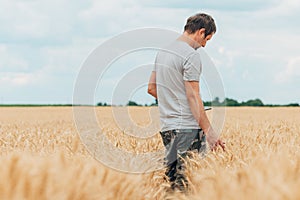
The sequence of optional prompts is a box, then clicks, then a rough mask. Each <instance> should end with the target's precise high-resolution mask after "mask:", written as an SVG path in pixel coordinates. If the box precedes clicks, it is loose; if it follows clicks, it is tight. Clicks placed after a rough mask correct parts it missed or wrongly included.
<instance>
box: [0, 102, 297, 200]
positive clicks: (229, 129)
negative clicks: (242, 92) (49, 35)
mask: <svg viewBox="0 0 300 200" xmlns="http://www.w3.org/2000/svg"><path fill="white" fill-rule="evenodd" d="M111 109H112V108H109V107H106V108H96V114H97V117H98V123H99V125H100V127H101V130H102V132H101V134H105V135H106V137H107V138H108V139H109V141H110V142H111V143H112V144H114V146H116V147H117V148H119V149H121V150H123V151H126V152H131V153H145V152H156V151H158V150H161V149H163V145H162V142H161V140H160V137H159V135H158V134H155V135H153V136H152V137H150V138H148V139H145V138H144V139H141V138H140V139H138V138H136V137H135V136H137V134H139V131H140V130H148V127H147V126H148V125H149V124H151V123H152V128H153V129H151V130H150V129H149V133H147V131H146V132H144V133H143V134H144V135H146V136H149V134H151V133H153V131H154V132H155V131H156V133H157V131H158V128H159V123H158V122H159V121H158V120H159V119H158V115H157V108H146V107H145V108H144V107H130V108H129V114H130V118H131V120H132V121H134V123H135V125H134V126H133V125H132V124H126V123H125V125H124V126H123V127H120V126H118V123H117V122H116V121H115V120H114V117H113V115H112V110H111ZM299 111H300V109H299V108H249V107H243V108H226V116H225V117H226V121H225V124H224V128H223V132H222V138H223V139H224V140H225V141H226V146H227V150H226V151H225V152H222V151H221V150H217V151H216V152H210V153H209V154H208V155H207V156H206V157H205V158H200V157H199V156H194V157H193V158H191V159H190V160H189V162H188V166H189V167H188V170H187V175H188V178H189V179H190V182H191V192H190V193H189V194H188V195H183V194H179V193H174V194H168V193H166V188H167V186H168V184H167V183H166V182H165V181H164V177H163V174H164V170H157V171H154V172H151V173H145V174H130V173H122V172H119V171H117V170H113V169H111V168H109V167H107V166H105V165H104V164H102V163H101V162H97V161H96V160H95V159H94V158H93V156H92V155H90V154H89V153H88V151H87V149H85V147H84V145H83V144H82V143H81V141H80V138H79V136H78V132H77V129H76V126H75V124H74V120H73V114H72V108H70V107H36V108H29V107H28V108H4V107H2V108H0V112H1V114H0V150H1V151H0V153H1V157H0V162H1V165H0V177H1V178H0V199H72V200H73V199H233V200H234V199H300V190H299V186H300V145H299V144H300V136H299V135H300V112H299ZM116 112H119V111H116ZM150 112H153V113H154V115H153V116H155V117H154V118H152V119H151V118H150V114H149V113H150ZM155 113H156V114H155ZM127 125H128V126H127ZM136 126H139V127H140V128H136ZM126 162H130V159H129V160H126V159H125V158H124V163H126ZM127 164H128V163H127ZM131 164H132V163H131ZM145 165H147V164H146V163H145ZM129 166H130V167H131V166H132V165H129ZM138 167H140V166H138ZM145 167H147V166H145Z"/></svg>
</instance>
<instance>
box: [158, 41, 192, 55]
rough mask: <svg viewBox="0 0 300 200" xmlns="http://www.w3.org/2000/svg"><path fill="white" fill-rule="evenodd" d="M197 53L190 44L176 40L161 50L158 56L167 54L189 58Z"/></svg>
mask: <svg viewBox="0 0 300 200" xmlns="http://www.w3.org/2000/svg"><path fill="white" fill-rule="evenodd" d="M196 52H197V51H196V50H195V49H193V48H192V47H191V46H190V45H189V44H187V43H186V42H184V41H180V40H175V41H173V42H171V43H169V44H168V45H167V46H165V47H164V48H162V49H160V51H159V52H158V54H165V53H172V54H173V53H174V54H177V55H180V56H181V57H188V56H190V55H191V54H194V53H196Z"/></svg>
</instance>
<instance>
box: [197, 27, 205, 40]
mask: <svg viewBox="0 0 300 200" xmlns="http://www.w3.org/2000/svg"><path fill="white" fill-rule="evenodd" d="M198 34H199V36H201V35H203V37H204V38H205V28H201V29H200V30H199V31H198Z"/></svg>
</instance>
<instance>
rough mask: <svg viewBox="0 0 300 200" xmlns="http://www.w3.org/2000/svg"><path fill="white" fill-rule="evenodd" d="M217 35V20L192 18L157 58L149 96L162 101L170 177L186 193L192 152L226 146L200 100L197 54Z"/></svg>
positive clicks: (199, 65) (162, 121)
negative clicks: (179, 34)
mask: <svg viewBox="0 0 300 200" xmlns="http://www.w3.org/2000/svg"><path fill="white" fill-rule="evenodd" d="M215 32H216V25H215V22H214V19H213V18H212V17H211V16H209V15H207V14H204V13H199V14H196V15H194V16H191V17H189V18H188V20H187V22H186V25H185V27H184V32H183V34H182V35H181V36H180V37H179V38H178V39H177V40H176V41H174V42H173V43H172V44H170V45H169V46H167V47H166V48H165V49H163V50H160V51H159V52H158V54H157V56H156V60H155V66H154V69H153V71H152V74H151V77H150V80H149V84H148V93H149V94H151V95H152V96H154V97H155V98H156V99H158V107H159V111H160V121H161V132H160V134H161V136H162V140H163V143H164V145H165V147H166V157H165V160H166V165H167V170H166V175H167V176H168V178H169V181H170V182H171V188H172V189H174V190H175V189H179V190H180V191H186V189H187V187H188V180H187V178H186V176H185V173H184V171H185V165H184V161H185V160H184V159H185V158H186V156H187V154H188V152H189V151H193V150H197V151H198V152H200V151H204V149H205V147H206V146H205V143H206V139H207V141H208V144H209V146H210V148H211V149H212V150H214V149H216V147H217V146H221V147H222V148H223V149H224V148H225V146H224V143H223V142H222V141H221V140H220V139H219V138H218V135H217V134H216V133H215V132H214V130H213V128H212V126H211V124H210V122H209V120H208V117H207V115H206V113H205V110H204V106H203V102H202V100H201V98H200V89H199V88H200V87H199V80H200V74H201V70H202V66H201V59H200V55H199V53H198V52H197V51H196V50H197V49H198V48H200V47H205V45H206V43H207V41H209V40H210V39H211V38H212V37H213V35H214V33H215Z"/></svg>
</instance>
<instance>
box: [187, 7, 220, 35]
mask: <svg viewBox="0 0 300 200" xmlns="http://www.w3.org/2000/svg"><path fill="white" fill-rule="evenodd" d="M201 28H204V29H205V37H206V36H207V35H210V34H211V33H215V32H216V31H217V28H216V24H215V21H214V19H213V18H212V17H211V16H210V15H207V14H205V13H198V14H196V15H193V16H191V17H189V18H188V19H187V21H186V25H185V26H184V31H186V32H187V33H189V34H193V33H195V32H196V31H197V30H200V29H201Z"/></svg>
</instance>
